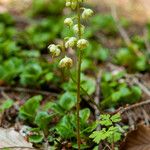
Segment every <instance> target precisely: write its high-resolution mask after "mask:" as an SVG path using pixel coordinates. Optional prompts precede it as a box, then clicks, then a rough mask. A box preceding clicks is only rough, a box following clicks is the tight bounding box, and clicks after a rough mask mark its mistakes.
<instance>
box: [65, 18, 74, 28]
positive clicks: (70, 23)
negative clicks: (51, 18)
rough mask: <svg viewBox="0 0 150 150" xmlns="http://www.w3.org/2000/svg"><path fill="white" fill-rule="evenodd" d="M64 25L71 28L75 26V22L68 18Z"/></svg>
mask: <svg viewBox="0 0 150 150" xmlns="http://www.w3.org/2000/svg"><path fill="white" fill-rule="evenodd" d="M64 24H65V25H67V26H69V27H71V26H72V25H73V20H72V19H71V18H66V19H65V20H64Z"/></svg>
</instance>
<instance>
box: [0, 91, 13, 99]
mask: <svg viewBox="0 0 150 150" xmlns="http://www.w3.org/2000/svg"><path fill="white" fill-rule="evenodd" d="M1 94H2V96H3V97H4V98H5V99H11V98H10V97H9V96H8V95H7V94H6V93H5V92H4V91H1Z"/></svg>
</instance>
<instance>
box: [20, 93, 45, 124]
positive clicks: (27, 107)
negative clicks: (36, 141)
mask: <svg viewBox="0 0 150 150" xmlns="http://www.w3.org/2000/svg"><path fill="white" fill-rule="evenodd" d="M41 100H42V96H41V95H38V96H34V97H32V98H30V99H29V100H28V101H27V102H26V103H25V104H24V105H23V106H21V107H20V110H19V114H20V117H21V118H22V119H25V120H29V121H32V122H33V120H34V118H35V116H36V113H37V110H38V108H39V106H40V101H41Z"/></svg>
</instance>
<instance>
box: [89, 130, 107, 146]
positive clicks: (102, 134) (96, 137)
mask: <svg viewBox="0 0 150 150" xmlns="http://www.w3.org/2000/svg"><path fill="white" fill-rule="evenodd" d="M90 138H92V139H93V141H94V142H95V143H97V144H99V143H100V141H102V140H105V139H106V138H107V134H106V129H105V128H103V129H102V130H100V131H94V132H93V133H92V134H91V135H90Z"/></svg>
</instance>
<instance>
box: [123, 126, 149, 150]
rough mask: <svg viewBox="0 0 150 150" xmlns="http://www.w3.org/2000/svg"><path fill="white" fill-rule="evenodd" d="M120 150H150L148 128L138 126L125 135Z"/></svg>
mask: <svg viewBox="0 0 150 150" xmlns="http://www.w3.org/2000/svg"><path fill="white" fill-rule="evenodd" d="M120 150H150V128H149V127H147V126H144V125H139V126H138V127H137V129H136V130H134V131H131V132H129V133H128V134H127V136H126V138H125V141H124V142H123V143H122V144H121V148H120Z"/></svg>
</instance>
